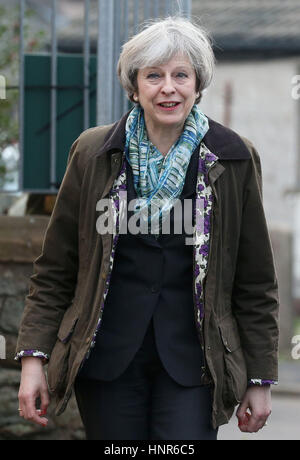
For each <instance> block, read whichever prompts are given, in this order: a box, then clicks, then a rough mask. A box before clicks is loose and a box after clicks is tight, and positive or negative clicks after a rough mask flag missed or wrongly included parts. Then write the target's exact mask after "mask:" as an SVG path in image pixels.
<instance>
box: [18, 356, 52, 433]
mask: <svg viewBox="0 0 300 460" xmlns="http://www.w3.org/2000/svg"><path fill="white" fill-rule="evenodd" d="M18 397H19V409H20V411H19V413H20V416H21V417H23V418H24V419H25V420H29V421H31V422H33V423H37V424H38V425H42V426H44V427H46V426H47V424H48V419H47V418H45V417H44V415H46V414H47V409H48V406H49V404H50V397H49V392H48V386H47V382H46V377H45V373H44V370H43V364H42V361H41V359H40V358H37V357H31V356H27V357H23V358H22V374H21V383H20V389H19V395H18ZM37 398H40V400H41V408H40V409H37V408H36V399H37Z"/></svg>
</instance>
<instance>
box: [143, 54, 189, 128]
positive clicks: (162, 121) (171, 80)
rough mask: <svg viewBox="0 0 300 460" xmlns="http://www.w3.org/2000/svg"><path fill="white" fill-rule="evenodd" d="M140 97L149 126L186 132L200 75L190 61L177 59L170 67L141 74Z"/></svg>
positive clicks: (148, 68)
mask: <svg viewBox="0 0 300 460" xmlns="http://www.w3.org/2000/svg"><path fill="white" fill-rule="evenodd" d="M137 86H138V91H137V92H136V93H134V97H138V101H139V103H140V105H141V106H142V107H143V109H144V114H145V121H146V125H147V127H148V126H149V124H150V125H151V127H152V129H155V127H157V128H158V127H160V128H161V127H167V128H169V129H170V128H175V129H182V128H183V125H184V122H185V120H186V118H187V116H188V115H189V113H190V111H191V109H192V107H193V105H194V103H195V100H196V98H197V96H198V94H197V93H196V73H195V70H194V68H193V67H192V65H191V63H190V61H189V59H188V58H187V57H185V56H175V57H173V58H172V59H171V60H170V61H169V62H167V63H166V64H163V65H160V66H154V67H145V68H143V69H140V70H139V71H138V75H137Z"/></svg>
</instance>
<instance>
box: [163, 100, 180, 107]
mask: <svg viewBox="0 0 300 460" xmlns="http://www.w3.org/2000/svg"><path fill="white" fill-rule="evenodd" d="M179 104H180V102H178V101H163V102H159V103H158V105H159V106H160V107H165V108H170V107H176V106H178V105H179Z"/></svg>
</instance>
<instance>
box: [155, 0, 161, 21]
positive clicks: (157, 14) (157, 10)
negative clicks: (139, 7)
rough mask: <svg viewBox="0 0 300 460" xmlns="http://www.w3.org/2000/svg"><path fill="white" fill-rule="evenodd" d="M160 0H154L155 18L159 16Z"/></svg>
mask: <svg viewBox="0 0 300 460" xmlns="http://www.w3.org/2000/svg"><path fill="white" fill-rule="evenodd" d="M159 3H160V2H159V0H154V12H153V16H154V17H155V18H158V17H159Z"/></svg>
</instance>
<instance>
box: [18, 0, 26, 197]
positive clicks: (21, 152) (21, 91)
mask: <svg viewBox="0 0 300 460" xmlns="http://www.w3.org/2000/svg"><path fill="white" fill-rule="evenodd" d="M19 8H20V31H19V41H20V42H19V66H20V69H19V160H18V170H19V177H18V184H19V190H23V185H24V83H25V80H24V15H25V0H20V3H19Z"/></svg>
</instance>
